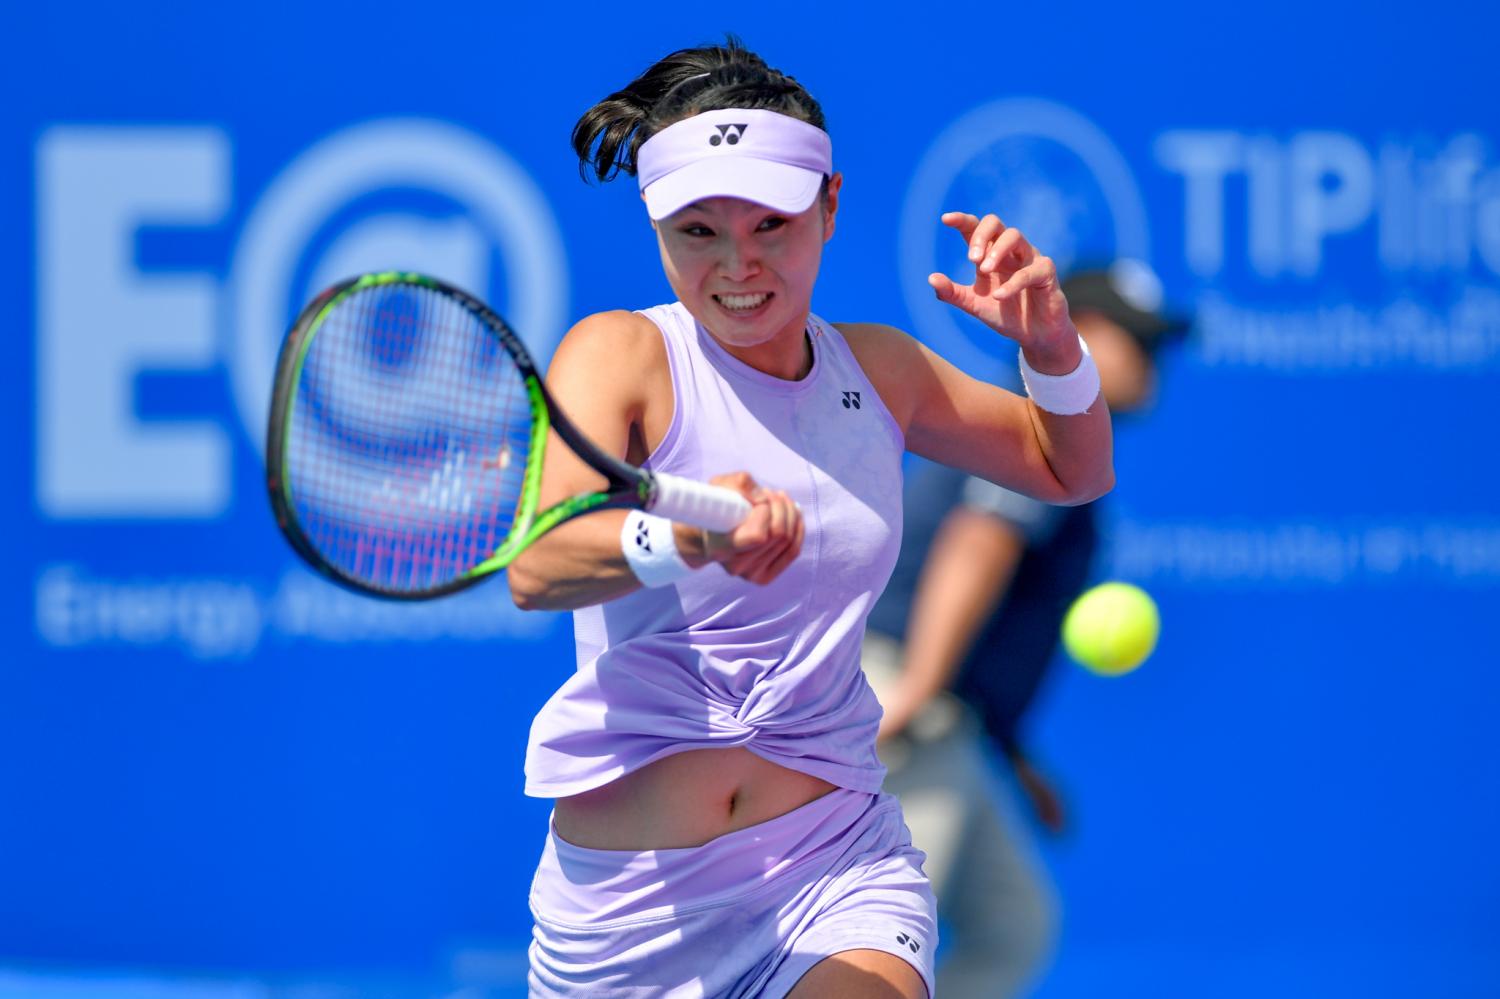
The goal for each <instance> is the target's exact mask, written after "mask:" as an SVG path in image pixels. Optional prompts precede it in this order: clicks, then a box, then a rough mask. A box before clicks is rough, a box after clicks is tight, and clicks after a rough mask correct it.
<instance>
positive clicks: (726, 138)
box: [708, 124, 750, 146]
mask: <svg viewBox="0 0 1500 999" xmlns="http://www.w3.org/2000/svg"><path fill="white" fill-rule="evenodd" d="M749 127H750V126H749V125H748V124H746V125H715V126H714V128H715V129H716V130H717V131H718V134H717V135H710V136H709V137H708V144H709V145H710V146H717V145H719V144H720V143H721V142H722V143H727V144H729V145H731V146H732V145H734V144H735V143H737V142H739V141H740V136H742V135H744V134H745V129H747V128H749Z"/></svg>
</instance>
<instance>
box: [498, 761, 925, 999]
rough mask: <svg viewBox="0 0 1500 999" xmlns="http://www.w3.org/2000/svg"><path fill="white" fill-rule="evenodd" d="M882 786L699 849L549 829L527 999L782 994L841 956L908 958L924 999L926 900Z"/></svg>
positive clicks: (535, 892)
mask: <svg viewBox="0 0 1500 999" xmlns="http://www.w3.org/2000/svg"><path fill="white" fill-rule="evenodd" d="M923 859H924V857H923V854H922V852H921V851H920V850H917V849H916V848H915V847H913V846H912V845H911V836H910V834H909V833H908V832H907V829H906V824H905V823H904V822H903V821H902V818H901V808H900V805H899V804H898V803H897V802H896V799H895V798H893V797H891V796H890V795H888V794H868V793H865V792H862V791H851V790H846V789H842V788H841V789H838V790H835V791H832V792H830V793H828V794H826V795H824V796H823V797H821V798H818V799H817V800H815V801H812V802H809V803H808V804H806V805H803V806H802V807H801V808H798V809H795V810H794V811H791V812H788V813H787V814H785V815H782V816H779V817H777V818H774V819H772V820H770V821H769V822H762V823H761V824H759V825H755V826H750V827H749V828H746V829H739V830H736V831H734V832H731V833H727V834H725V835H723V836H720V837H718V838H717V839H715V840H712V841H710V842H708V843H705V844H704V845H702V846H697V847H689V848H686V849H675V850H647V851H642V852H635V851H630V850H589V849H585V848H583V847H579V846H574V845H572V844H571V843H566V842H564V841H562V840H561V839H559V838H558V837H557V835H556V833H555V832H554V833H550V834H549V835H548V837H547V844H546V847H545V848H544V849H543V851H542V861H541V865H540V866H539V867H538V869H537V873H536V878H535V880H534V881H533V882H532V887H531V912H532V915H533V916H534V917H535V920H536V926H535V929H534V930H533V932H532V944H531V953H530V958H531V970H530V975H529V977H528V980H529V982H530V990H531V995H532V996H544V997H553V996H556V997H563V996H567V997H575V996H591V997H601V999H605V997H608V999H625V997H630V999H646V997H648V996H650V997H653V999H656V997H663V999H690V997H691V999H699V997H705V999H706V997H715V999H717V997H736V999H738V997H750V996H757V997H765V999H775V997H780V996H784V995H786V993H787V992H788V991H790V990H791V988H792V986H794V985H796V984H797V980H798V979H799V978H801V977H802V976H803V975H804V974H805V973H806V972H807V970H808V969H809V968H811V967H812V966H813V965H815V964H817V963H818V962H819V961H821V960H822V959H823V958H825V957H828V956H829V955H832V954H836V953H838V952H840V951H845V950H855V949H859V950H866V949H868V950H880V951H885V952H887V953H890V954H895V955H897V956H899V957H901V958H902V959H904V960H905V961H907V962H908V963H909V964H911V966H912V967H913V968H915V969H916V970H917V972H918V973H919V974H920V975H921V976H922V979H923V981H925V982H926V983H927V994H928V995H929V996H931V995H932V994H933V986H932V966H933V962H932V958H933V951H934V950H935V949H936V948H937V918H936V906H935V904H934V902H933V897H932V891H931V889H930V888H929V887H928V884H927V876H926V875H925V874H923V873H922V861H923Z"/></svg>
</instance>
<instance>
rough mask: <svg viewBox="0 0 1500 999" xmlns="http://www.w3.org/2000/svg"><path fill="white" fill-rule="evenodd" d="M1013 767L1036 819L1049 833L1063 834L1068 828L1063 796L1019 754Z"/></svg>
mask: <svg viewBox="0 0 1500 999" xmlns="http://www.w3.org/2000/svg"><path fill="white" fill-rule="evenodd" d="M1011 765H1012V767H1013V768H1014V769H1015V772H1016V780H1017V782H1019V783H1020V785H1021V790H1023V791H1025V792H1026V798H1027V800H1029V801H1030V802H1031V808H1032V811H1034V812H1036V817H1037V818H1038V819H1039V820H1041V823H1042V825H1043V826H1045V827H1046V829H1047V831H1048V832H1051V833H1054V834H1056V833H1061V832H1062V831H1063V830H1064V829H1065V828H1066V827H1067V816H1066V815H1065V813H1064V811H1063V803H1062V796H1061V795H1059V794H1058V793H1057V789H1056V788H1054V787H1053V786H1052V782H1051V780H1049V779H1048V778H1047V776H1046V775H1045V774H1043V773H1042V772H1041V771H1040V770H1038V769H1036V767H1034V766H1032V765H1031V761H1030V760H1028V759H1026V757H1024V756H1021V755H1019V754H1017V755H1013V756H1012V757H1011Z"/></svg>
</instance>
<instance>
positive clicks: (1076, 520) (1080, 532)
mask: <svg viewBox="0 0 1500 999" xmlns="http://www.w3.org/2000/svg"><path fill="white" fill-rule="evenodd" d="M1062 288H1063V293H1064V295H1065V296H1066V298H1067V300H1068V303H1069V309H1070V311H1071V314H1072V317H1073V322H1074V325H1076V326H1077V328H1078V331H1079V333H1080V334H1082V336H1083V337H1084V339H1085V340H1086V341H1087V343H1088V345H1089V350H1090V351H1091V352H1092V354H1093V356H1094V359H1095V361H1096V363H1097V364H1098V366H1099V372H1100V377H1101V379H1102V381H1103V394H1104V398H1105V401H1106V402H1107V403H1108V405H1109V408H1110V411H1111V413H1112V414H1114V415H1115V416H1116V417H1119V416H1122V415H1124V414H1136V413H1140V412H1143V411H1144V410H1145V409H1147V408H1148V407H1149V405H1150V403H1151V402H1152V400H1153V397H1154V394H1155V388H1156V364H1155V358H1156V354H1157V351H1158V350H1159V349H1160V348H1161V347H1162V346H1164V345H1165V344H1167V343H1169V342H1171V341H1173V340H1175V339H1177V338H1179V337H1180V336H1181V335H1182V334H1183V333H1185V332H1186V330H1187V327H1188V323H1187V322H1186V321H1185V320H1182V319H1178V318H1174V317H1170V316H1168V315H1166V314H1164V313H1163V312H1162V310H1161V300H1162V292H1161V283H1160V281H1159V280H1158V279H1157V277H1156V275H1155V274H1154V273H1153V272H1152V271H1151V270H1150V268H1148V267H1147V266H1146V265H1145V264H1143V263H1140V262H1138V261H1134V260H1121V261H1117V262H1116V263H1114V264H1113V265H1111V266H1108V267H1104V268H1097V269H1095V268H1090V269H1085V270H1080V271H1078V272H1076V273H1075V274H1074V275H1073V276H1072V277H1070V278H1069V279H1068V280H1066V281H1065V282H1064V283H1063V285H1062ZM905 519H906V524H905V534H904V542H903V545H902V550H901V554H900V557H899V560H898V562H897V565H896V569H895V571H894V573H893V574H892V576H891V582H890V585H889V586H888V587H887V588H886V591H885V594H884V596H883V597H882V598H881V599H880V601H879V602H878V603H877V605H876V606H875V608H874V610H873V611H872V612H871V614H870V618H869V625H868V632H867V636H866V641H865V648H864V667H865V672H866V674H867V676H868V677H869V679H870V682H871V684H872V686H873V687H874V688H875V691H876V693H877V695H878V696H879V698H880V701H881V704H882V706H883V707H884V709H885V714H884V717H883V719H882V721H881V726H880V737H879V738H880V743H879V746H880V755H881V757H882V761H883V762H884V763H885V764H886V766H887V767H888V768H889V775H888V776H887V778H886V783H885V788H886V790H887V791H889V792H891V793H893V794H895V795H896V796H897V797H899V798H900V799H901V804H902V807H903V809H904V810H905V814H906V821H907V824H908V826H909V827H910V829H911V832H912V839H913V842H914V843H915V844H916V845H917V846H918V847H919V848H921V849H922V850H924V851H926V853H927V863H926V870H927V873H928V876H929V877H930V878H931V880H932V885H933V888H934V889H935V891H936V894H937V899H938V911H939V915H940V917H941V918H942V920H943V921H944V924H945V927H946V928H945V931H944V932H945V938H944V952H943V954H942V955H941V964H940V966H939V968H938V979H937V980H938V994H939V995H941V996H942V997H943V999H970V997H980V996H984V997H991V999H992V997H999V996H1014V995H1019V994H1022V993H1023V992H1024V991H1025V990H1026V989H1027V987H1028V986H1029V985H1030V984H1031V983H1032V982H1033V981H1034V980H1035V979H1036V977H1037V976H1038V974H1039V973H1040V972H1041V971H1042V970H1043V969H1044V967H1045V965H1046V964H1047V962H1048V960H1049V959H1050V956H1051V954H1052V951H1053V948H1054V945H1055V943H1056V939H1057V935H1058V927H1059V906H1058V902H1057V898H1056V890H1055V887H1054V886H1053V884H1052V882H1051V879H1050V878H1049V877H1048V875H1047V874H1046V872H1045V870H1044V869H1043V867H1042V866H1041V864H1040V861H1039V859H1038V858H1037V857H1036V847H1035V841H1034V839H1033V837H1032V835H1031V832H1030V831H1029V829H1030V822H1029V820H1028V819H1027V818H1025V817H1024V816H1023V815H1021V814H1020V809H1019V808H1018V807H1017V805H1016V803H1015V802H1014V800H1013V798H1012V796H1011V794H1010V792H1009V791H1008V789H1007V787H1006V785H1005V783H1004V782H1003V780H1002V779H1001V777H1002V775H1001V774H997V773H995V772H994V771H993V770H992V769H991V763H990V759H991V758H992V756H993V754H991V753H990V752H988V750H989V748H990V747H988V746H987V745H986V740H985V735H986V734H987V736H988V738H989V739H993V740H994V742H995V743H996V744H997V745H998V747H999V749H1000V750H1001V755H1002V757H1003V760H1004V762H1005V763H1006V764H1008V769H1009V770H1010V773H1011V776H1013V777H1014V781H1015V784H1016V785H1017V786H1019V787H1020V789H1021V790H1022V792H1023V793H1024V796H1025V798H1026V799H1027V801H1028V803H1029V806H1030V809H1031V811H1032V813H1033V814H1034V815H1035V818H1036V820H1038V821H1040V822H1041V824H1042V825H1043V827H1045V828H1046V829H1047V830H1049V831H1050V832H1052V833H1059V832H1061V831H1062V830H1063V829H1064V828H1065V825H1066V816H1065V812H1064V808H1063V803H1062V799H1061V797H1060V796H1059V795H1058V793H1057V792H1056V791H1055V790H1054V788H1053V786H1052V784H1051V782H1050V780H1049V779H1048V778H1047V777H1046V775H1045V774H1044V773H1043V772H1042V771H1041V770H1040V769H1039V768H1038V767H1037V766H1036V765H1035V764H1034V763H1033V761H1032V759H1031V756H1030V754H1029V753H1028V752H1027V751H1026V748H1025V746H1024V744H1023V736H1022V731H1021V723H1022V719H1023V717H1024V715H1025V712H1026V710H1027V708H1028V707H1029V706H1030V705H1031V703H1032V702H1033V700H1034V699H1035V697H1036V694H1037V692H1038V690H1039V688H1040V686H1041V683H1042V680H1043V678H1044V676H1045V674H1046V672H1047V668H1048V666H1049V664H1050V663H1051V662H1052V661H1053V660H1054V659H1055V657H1056V655H1057V651H1058V645H1059V640H1060V634H1061V627H1062V619H1063V616H1064V614H1065V612H1066V611H1067V609H1068V606H1069V605H1070V604H1071V603H1072V601H1073V599H1074V598H1075V597H1076V596H1077V595H1078V594H1079V593H1080V592H1082V591H1083V590H1084V589H1085V588H1086V587H1087V585H1088V583H1089V580H1090V575H1091V573H1092V571H1093V570H1094V567H1095V561H1096V552H1097V550H1098V547H1099V524H1098V519H1099V503H1097V502H1096V503H1088V504H1085V505H1083V506H1073V507H1063V506H1050V505H1048V504H1046V503H1042V502H1040V501H1038V500H1034V499H1030V498H1029V497H1025V496H1022V495H1020V494H1019V493H1016V492H1012V491H1010V490H1008V489H1004V488H1002V487H1000V486H997V485H994V484H993V483H990V482H986V481H984V480H982V479H977V478H973V477H970V476H966V475H964V474H963V473H961V472H956V471H954V470H953V469H950V468H947V467H943V466H937V465H927V466H924V467H922V468H921V469H920V470H919V471H918V472H917V473H916V474H914V475H913V476H912V478H911V482H910V485H909V487H908V489H907V497H906V513H905Z"/></svg>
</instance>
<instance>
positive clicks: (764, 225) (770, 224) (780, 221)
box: [760, 215, 786, 232]
mask: <svg viewBox="0 0 1500 999" xmlns="http://www.w3.org/2000/svg"><path fill="white" fill-rule="evenodd" d="M784 225H786V219H784V218H782V217H781V216H780V215H769V216H767V217H766V218H765V219H763V220H762V221H761V223H760V231H761V232H770V231H771V230H772V229H780V228H781V227H782V226H784Z"/></svg>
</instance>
